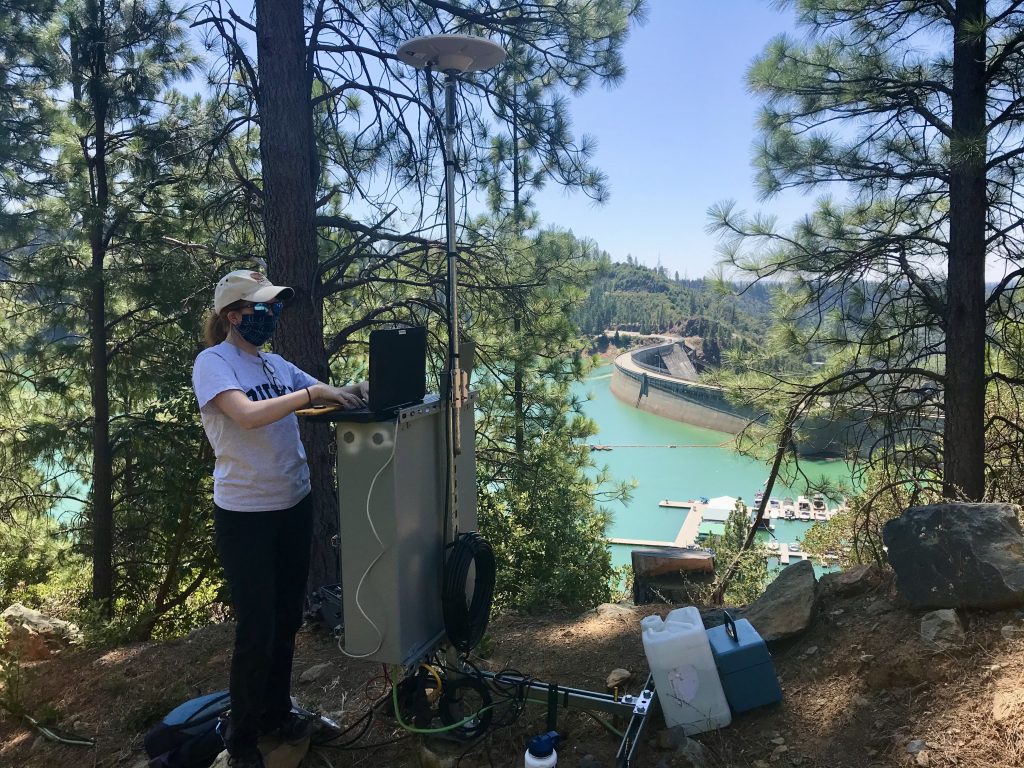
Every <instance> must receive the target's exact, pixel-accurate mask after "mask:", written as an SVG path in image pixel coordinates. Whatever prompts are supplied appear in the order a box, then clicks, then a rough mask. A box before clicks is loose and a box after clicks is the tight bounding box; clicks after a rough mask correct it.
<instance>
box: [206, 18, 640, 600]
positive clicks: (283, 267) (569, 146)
mask: <svg viewBox="0 0 1024 768" xmlns="http://www.w3.org/2000/svg"><path fill="white" fill-rule="evenodd" d="M302 12H303V5H302V4H301V3H298V2H287V3H269V2H268V3H262V2H260V3H258V4H257V14H256V24H255V25H253V24H251V23H249V22H247V21H245V20H243V19H240V18H239V17H238V16H237V15H233V14H229V15H228V16H227V17H223V16H221V15H220V14H219V12H218V11H217V10H216V9H214V8H213V7H212V6H211V7H210V8H208V9H207V11H206V12H205V14H204V15H203V16H202V17H201V19H200V23H202V24H204V25H207V26H208V27H209V28H211V29H213V30H216V32H217V36H218V37H219V39H220V40H221V41H222V44H223V46H224V50H225V53H226V55H227V58H228V59H229V61H230V62H231V65H230V66H229V67H228V71H226V74H227V75H228V76H227V77H226V78H225V79H224V83H223V85H224V89H225V91H227V92H229V93H239V94H240V97H239V103H240V104H241V108H240V110H239V119H238V125H239V127H240V128H244V127H245V126H246V125H247V124H248V121H250V120H251V119H253V118H254V117H255V115H254V114H253V112H252V111H251V110H249V109H248V108H247V107H246V104H247V103H248V101H249V100H250V99H251V100H254V101H255V102H256V103H257V104H258V105H259V119H260V129H261V130H260V137H261V141H262V145H261V156H262V158H263V161H264V164H265V167H264V169H263V170H264V173H263V179H262V185H263V188H260V184H259V183H258V182H256V181H255V180H254V179H253V178H249V176H248V173H249V172H248V169H244V168H243V169H240V170H241V171H242V173H243V175H245V179H244V182H243V184H244V186H245V187H246V188H247V189H249V188H252V189H254V190H255V192H254V197H255V202H254V205H255V206H256V207H258V208H259V210H260V211H261V214H262V218H263V225H264V229H265V236H266V242H267V246H268V254H267V258H268V266H269V272H270V277H271V279H273V280H280V281H283V282H285V283H286V284H289V285H294V286H296V287H298V288H299V290H300V295H302V296H304V297H305V298H304V299H303V301H302V306H304V307H306V308H307V311H308V314H309V315H310V316H309V317H307V318H302V319H298V318H296V319H294V320H293V321H292V322H290V323H282V328H281V333H280V334H279V336H278V339H277V340H276V341H275V344H276V345H277V348H278V350H279V351H281V352H282V353H283V354H284V355H285V356H286V357H289V358H290V359H292V360H294V361H295V362H296V363H297V364H299V365H300V366H302V367H304V368H306V370H308V371H310V372H311V373H313V374H314V375H318V376H322V377H324V378H326V376H327V372H328V371H329V370H331V366H330V365H329V361H330V358H331V357H332V356H336V355H339V353H343V352H346V351H349V350H357V349H358V347H356V346H355V344H357V343H358V342H359V341H360V340H361V337H362V336H364V335H365V332H366V329H368V328H371V327H373V326H375V325H378V324H382V323H387V322H393V321H396V320H400V321H408V320H410V319H415V320H418V321H422V319H423V312H424V311H425V310H436V309H437V308H439V307H440V306H443V304H444V302H443V301H440V300H439V299H438V297H439V296H440V295H442V294H441V293H440V292H441V291H443V290H444V283H443V279H442V278H443V274H444V272H443V270H441V269H439V253H438V250H437V245H436V244H437V240H438V239H439V238H438V237H437V231H434V230H435V229H437V228H438V226H439V224H440V222H441V219H440V218H439V213H440V208H439V207H438V206H436V205H434V204H433V203H432V201H434V200H438V199H441V198H440V197H439V194H440V191H441V187H440V183H441V178H442V175H441V174H440V170H441V163H440V162H438V161H437V160H438V157H437V155H438V150H439V136H438V134H437V130H436V128H437V121H438V120H439V118H440V116H439V115H438V109H437V102H438V101H440V99H439V91H438V83H437V81H436V78H435V77H434V76H433V75H427V74H424V73H416V72H413V71H412V70H410V69H409V68H408V67H407V66H406V65H404V64H401V63H398V62H396V61H395V60H394V51H395V50H396V49H397V48H398V46H399V45H400V44H401V43H404V42H405V41H407V40H409V39H412V38H414V37H417V36H421V35H427V34H437V33H441V32H451V31H462V32H466V33H473V34H477V35H482V36H490V37H494V38H500V39H503V40H505V41H506V42H508V44H509V45H510V47H513V46H518V48H519V49H520V50H521V51H522V52H523V54H522V61H523V62H524V63H527V62H528V66H527V68H526V71H528V72H529V73H531V77H532V78H533V79H534V80H535V81H536V83H537V90H536V93H537V94H538V97H537V98H536V100H534V101H530V102H526V101H522V100H521V99H522V95H523V91H516V90H515V88H516V85H517V82H516V78H514V77H504V76H503V75H502V74H501V71H498V72H491V73H481V74H478V75H467V76H465V77H464V78H461V79H462V81H463V82H462V85H461V87H460V98H459V103H458V111H459V117H460V120H459V123H460V146H459V148H458V162H459V168H460V170H461V180H460V184H462V183H465V184H466V185H473V186H476V185H479V184H482V183H486V181H487V179H488V178H489V174H490V173H491V172H492V170H493V168H494V166H493V163H491V162H490V160H489V154H490V152H491V148H492V144H491V135H492V132H493V127H492V126H493V124H494V123H495V122H497V123H498V124H499V125H500V124H501V122H502V121H504V120H507V119H508V118H509V116H510V115H511V114H512V112H514V113H515V114H516V115H517V120H518V125H519V126H520V128H519V130H521V131H522V140H523V141H525V142H527V143H528V144H530V146H531V147H533V148H534V149H535V153H536V155H537V156H538V157H540V158H543V160H544V162H545V163H546V164H547V170H545V171H543V174H544V175H545V176H547V177H554V178H556V179H557V180H558V181H559V182H560V183H565V184H569V185H572V186H578V187H582V188H584V189H588V190H597V189H599V188H600V175H599V174H598V173H597V172H596V170H594V169H593V168H592V167H591V165H590V164H589V162H588V161H587V155H588V153H589V147H588V146H587V145H586V144H583V145H577V144H576V143H575V139H574V137H573V136H572V135H571V132H570V131H569V129H568V121H567V120H566V105H565V102H564V98H563V97H562V95H561V94H563V93H564V92H565V91H566V90H569V89H571V90H573V91H577V92H578V91H580V90H582V89H584V88H585V87H586V86H587V85H588V84H589V83H590V82H591V81H592V80H594V79H597V80H602V81H606V82H613V81H615V80H616V79H618V78H620V77H621V75H622V72H623V67H622V62H621V56H620V53H621V47H622V43H623V41H624V39H625V34H626V32H627V30H628V27H629V23H630V21H631V19H635V18H639V17H640V15H641V13H642V3H640V2H638V1H637V0H597V2H587V3H582V2H575V1H573V2H569V3H557V4H541V5H531V6H522V5H512V6H509V7H508V8H502V9H494V8H491V7H489V6H487V5H481V4H470V5H465V6H464V5H459V4H452V3H448V2H442V1H441V0H436V1H435V0H421V1H420V2H416V3H406V4H398V5H395V4H394V3H383V2H380V3H378V2H370V3H364V4H362V5H360V6H359V7H358V8H356V9H350V8H348V7H345V6H343V5H341V4H337V5H327V4H320V5H318V6H316V7H315V8H314V9H312V11H311V13H310V15H309V17H308V18H306V17H304V16H303V13H302ZM304 24H305V28H306V30H307V33H308V37H307V38H306V39H305V40H303V39H301V38H300V33H301V31H302V29H303V28H304ZM261 26H263V28H262V29H261ZM246 28H247V29H248V31H246ZM249 32H255V34H256V39H257V48H258V55H259V57H260V63H259V67H258V72H259V74H258V76H257V75H256V72H257V67H255V66H253V64H252V62H251V61H249V59H248V58H247V55H246V52H245V46H244V45H243V43H242V42H241V41H242V39H243V38H244V36H245V35H246V34H249ZM271 38H273V47H271ZM266 57H275V58H278V57H279V58H280V61H277V62H274V61H271V60H270V59H269V58H266ZM510 66H511V64H510ZM257 77H258V79H257ZM518 85H522V82H521V81H520V82H519V83H518ZM517 93H518V94H519V95H518V96H517V95H516V94H517ZM271 102H273V103H271ZM510 105H513V106H512V107H510ZM492 107H493V108H492ZM510 110H511V111H510ZM310 126H312V128H311V131H312V133H310ZM279 145H280V146H279ZM279 149H280V151H281V154H278V151H279ZM285 158H287V160H285ZM275 169H276V170H275ZM267 171H269V172H270V174H269V175H268V173H267ZM271 207H273V208H274V210H270V208H271ZM311 211H312V212H315V213H314V219H313V223H314V224H315V225H316V227H317V228H318V229H317V230H316V234H314V232H313V231H312V230H310V228H309V216H310V213H311ZM274 227H277V228H279V230H280V232H279V233H273V232H271V231H270V228H274ZM438 231H439V230H438ZM281 233H290V234H292V235H294V238H290V237H288V236H287V235H282V234H281ZM317 238H319V239H317ZM463 257H464V258H465V259H467V260H471V259H472V258H473V256H472V254H470V253H465V252H464V253H463ZM467 290H469V291H472V290H474V287H473V286H467ZM307 291H308V294H307V293H305V292H307ZM357 294H358V295H360V300H359V302H358V305H359V306H361V307H363V308H365V309H364V310H363V311H362V313H361V314H358V315H357V314H355V313H352V312H350V311H349V310H348V307H347V305H346V303H344V302H347V301H352V302H355V298H354V297H355V296H356V295H357ZM368 295H369V296H372V298H373V300H372V301H369V302H367V301H365V300H364V299H365V298H367V296H368ZM333 296H337V299H334V300H332V298H331V297H333ZM293 315H294V313H293ZM321 327H322V328H324V329H325V330H326V334H327V338H326V340H325V342H324V344H323V345H322V347H320V346H319V339H320V338H321V334H320V332H319V329H320V328H321ZM352 357H355V356H354V355H353V356H352ZM333 362H334V371H335V373H336V374H338V373H340V372H342V371H344V372H346V373H347V372H348V371H350V370H352V368H353V366H352V360H348V361H346V360H344V359H343V356H341V359H339V358H336V359H335V360H334V361H333ZM304 438H305V440H306V445H307V455H308V456H309V457H310V462H311V473H312V476H313V483H314V489H315V498H316V521H317V522H316V539H315V542H316V543H315V545H314V556H313V563H312V568H311V575H310V580H311V584H312V585H314V586H315V585H317V584H323V583H327V582H333V581H337V573H338V571H337V567H336V562H335V555H334V551H333V550H332V549H331V547H330V544H329V542H330V539H331V534H332V533H334V532H335V531H336V520H337V516H336V510H335V509H334V505H333V495H332V494H331V493H330V486H331V481H330V476H331V474H330V473H331V469H332V467H331V459H330V455H329V452H328V451H327V450H326V448H327V440H328V438H327V436H326V434H324V433H323V432H322V431H321V432H318V433H314V432H311V431H308V432H307V433H306V434H305V435H304Z"/></svg>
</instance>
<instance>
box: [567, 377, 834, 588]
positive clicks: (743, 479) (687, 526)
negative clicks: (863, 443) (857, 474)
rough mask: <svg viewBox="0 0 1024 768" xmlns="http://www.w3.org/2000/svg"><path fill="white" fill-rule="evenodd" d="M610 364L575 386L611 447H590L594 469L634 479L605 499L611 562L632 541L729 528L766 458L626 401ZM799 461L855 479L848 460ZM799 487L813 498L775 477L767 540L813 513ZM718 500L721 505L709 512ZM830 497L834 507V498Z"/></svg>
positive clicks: (600, 441) (693, 536)
mask: <svg viewBox="0 0 1024 768" xmlns="http://www.w3.org/2000/svg"><path fill="white" fill-rule="evenodd" d="M610 372H611V366H605V367H603V368H598V369H595V370H594V371H593V372H592V374H591V376H590V378H589V379H588V380H587V381H586V382H583V383H581V384H579V385H577V386H578V388H577V389H576V393H577V394H578V395H579V397H580V398H581V400H582V401H583V411H584V415H586V416H587V417H589V418H592V419H593V420H594V421H595V422H596V423H597V424H598V425H599V430H600V431H599V433H598V434H595V435H594V436H593V437H592V438H591V439H592V441H593V442H592V443H591V445H600V446H601V447H602V448H605V449H610V450H597V451H593V453H592V454H591V455H592V457H593V459H594V463H595V470H594V471H595V473H596V472H599V471H600V470H601V469H602V468H606V469H607V472H608V475H609V477H610V478H611V480H612V481H613V482H627V483H628V482H632V483H633V487H632V489H631V490H630V494H629V499H628V501H626V502H625V503H619V502H610V503H607V504H606V505H605V506H606V509H607V511H608V512H609V514H610V519H609V522H608V525H607V527H606V529H605V537H606V540H607V541H608V542H609V544H610V545H611V550H612V563H613V565H615V566H616V567H618V566H623V565H630V564H631V553H632V551H633V550H634V549H640V548H657V549H661V550H665V549H669V548H672V547H686V546H694V547H700V546H701V545H700V542H699V541H698V536H699V535H700V534H701V533H705V534H706V533H714V534H720V533H721V532H722V531H723V530H724V527H725V520H726V519H727V518H728V512H729V511H730V510H731V509H732V507H733V505H734V503H735V498H736V496H737V494H742V496H743V500H744V501H745V502H746V503H747V504H748V506H749V505H751V504H752V501H753V498H754V492H755V491H757V490H758V488H760V487H761V486H762V484H763V482H764V479H765V475H766V472H767V468H766V466H765V464H764V463H763V462H761V461H758V460H756V459H753V458H750V457H748V456H743V455H741V454H738V453H737V452H736V451H735V450H734V448H733V446H732V440H731V436H730V435H727V434H723V433H722V432H715V431H712V430H708V429H703V428H700V427H696V426H693V425H691V424H685V423H681V422H678V421H675V420H672V419H667V418H662V417H660V416H657V415H655V414H652V413H646V412H644V411H642V410H639V409H637V408H635V407H633V406H632V404H627V403H624V402H622V401H621V400H619V399H618V398H617V397H615V396H614V394H613V393H612V392H611V391H610V390H609V387H608V382H609V379H610ZM591 450H593V449H591ZM801 466H802V468H803V469H804V470H805V471H806V473H807V475H808V477H809V478H810V479H811V480H812V481H813V482H818V481H819V480H820V481H822V482H827V483H829V484H831V485H838V484H845V483H849V481H850V472H849V468H848V467H847V465H846V464H845V462H842V461H823V460H813V459H804V460H803V461H801ZM800 494H803V495H805V496H807V498H808V501H811V500H812V494H811V493H810V492H808V491H807V489H806V488H805V487H801V488H797V487H790V486H787V485H786V484H785V483H784V482H781V481H780V482H777V483H776V484H775V487H774V489H773V492H772V494H771V495H772V497H773V498H772V499H770V500H769V504H768V508H767V510H766V515H765V517H766V520H765V522H766V523H767V524H768V525H769V526H775V530H774V531H772V530H761V531H759V532H758V534H757V537H758V539H759V540H761V541H764V542H765V543H768V542H770V541H772V535H774V536H775V537H776V540H777V541H779V542H782V541H785V542H793V541H799V540H801V539H802V538H803V536H804V535H805V533H806V531H807V530H808V529H809V528H810V525H809V524H808V523H811V522H813V517H812V519H810V520H807V521H800V520H797V519H796V498H797V496H798V495H800ZM716 497H717V498H716ZM787 498H788V499H789V505H790V506H791V508H792V509H791V512H790V515H791V516H792V519H788V518H787V517H786V515H785V509H784V503H783V500H784V499H787ZM712 501H715V502H716V504H718V505H719V506H721V509H719V510H717V511H716V510H711V514H710V515H708V514H705V513H706V512H707V511H708V507H710V506H711V502H712ZM829 505H830V506H833V507H834V506H835V502H834V501H831V502H829ZM695 511H696V513H699V514H695ZM712 518H714V519H712ZM769 562H770V563H773V565H770V567H772V568H774V567H777V564H778V552H777V551H776V552H775V553H771V559H770V561H769ZM818 568H819V566H818V561H817V560H816V561H815V569H816V570H817V569H818Z"/></svg>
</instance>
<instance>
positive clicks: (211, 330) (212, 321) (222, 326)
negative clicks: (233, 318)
mask: <svg viewBox="0 0 1024 768" xmlns="http://www.w3.org/2000/svg"><path fill="white" fill-rule="evenodd" d="M245 304H246V302H245V301H236V302H233V303H232V304H228V305H227V306H226V307H224V309H222V310H221V311H220V312H219V313H218V312H215V311H213V310H212V309H211V310H210V312H209V314H208V315H207V316H206V322H205V323H204V324H203V341H204V342H205V343H206V346H208V347H215V346H217V345H218V344H220V343H221V342H222V341H224V340H225V339H226V338H227V337H228V331H230V330H231V323H230V322H229V321H228V312H234V311H235V310H238V309H241V308H242V307H244V306H245Z"/></svg>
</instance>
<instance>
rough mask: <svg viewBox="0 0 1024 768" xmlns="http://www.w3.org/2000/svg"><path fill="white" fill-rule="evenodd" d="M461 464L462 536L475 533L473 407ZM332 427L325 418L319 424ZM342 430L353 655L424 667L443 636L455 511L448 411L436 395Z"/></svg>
mask: <svg viewBox="0 0 1024 768" xmlns="http://www.w3.org/2000/svg"><path fill="white" fill-rule="evenodd" d="M474 400H475V393H474V395H471V397H470V398H469V399H468V400H467V401H466V402H465V403H464V405H463V407H462V411H461V414H460V416H461V419H460V432H461V437H462V440H461V443H462V452H461V454H460V455H458V456H456V457H455V489H456V499H455V502H456V503H455V505H454V506H455V509H456V510H457V511H458V529H459V530H460V531H471V530H475V529H476V477H475V467H474V451H473V401H474ZM321 418H324V417H321ZM326 418H327V419H329V420H331V421H333V422H335V424H334V427H335V429H336V432H337V434H336V437H337V462H338V463H337V486H338V508H339V514H340V521H339V531H340V538H341V582H342V593H343V597H344V608H343V610H344V614H343V615H344V648H345V652H346V653H348V654H351V655H354V656H360V657H363V658H366V659H369V660H371V661H378V662H383V663H385V664H402V665H408V664H412V663H414V662H417V661H419V660H420V659H422V658H423V656H424V655H426V654H427V653H428V652H429V651H431V650H432V649H433V648H434V647H435V646H436V645H437V644H438V643H439V642H440V641H441V639H442V638H443V636H444V620H443V612H442V609H441V583H442V567H443V564H444V555H445V552H446V550H445V544H447V543H448V541H451V540H452V538H453V536H454V527H455V522H454V521H455V515H454V514H453V513H452V511H449V512H448V516H449V519H448V526H447V541H446V540H445V535H446V530H445V514H446V512H445V492H446V486H447V449H446V444H445V430H446V422H447V417H446V411H445V404H444V403H443V402H441V401H440V400H438V399H437V397H436V396H428V398H427V400H425V401H424V403H422V404H420V405H414V406H410V407H408V408H405V409H403V410H401V411H400V412H399V414H398V416H397V417H396V418H392V419H388V420H386V421H369V422H359V421H347V420H346V415H345V412H344V411H335V412H333V413H331V414H330V415H329V416H327V417H326Z"/></svg>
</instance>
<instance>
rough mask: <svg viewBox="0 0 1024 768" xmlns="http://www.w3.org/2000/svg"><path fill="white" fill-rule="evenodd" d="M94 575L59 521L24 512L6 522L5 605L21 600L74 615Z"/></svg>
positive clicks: (1, 548)
mask: <svg viewBox="0 0 1024 768" xmlns="http://www.w3.org/2000/svg"><path fill="white" fill-rule="evenodd" d="M88 578H89V571H88V563H87V561H86V560H85V558H83V557H82V556H81V555H80V554H78V553H77V552H76V551H75V548H74V539H73V538H72V537H71V536H69V534H68V531H67V530H66V529H65V528H63V527H61V526H60V525H58V524H56V523H55V522H54V521H53V520H51V519H49V518H48V517H40V516H37V515H33V514H26V513H18V514H14V515H12V517H11V518H10V519H9V520H7V521H5V522H3V523H0V605H3V606H8V605H10V604H11V603H15V602H19V603H22V604H23V605H26V606H28V607H29V608H35V609H37V610H39V611H42V612H43V613H45V614H48V615H51V616H60V617H63V618H68V617H70V616H71V615H72V614H73V611H74V610H75V609H76V608H77V606H78V602H79V600H80V599H81V597H82V595H83V594H84V593H85V592H86V591H87V590H88V584H89V581H88Z"/></svg>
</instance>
